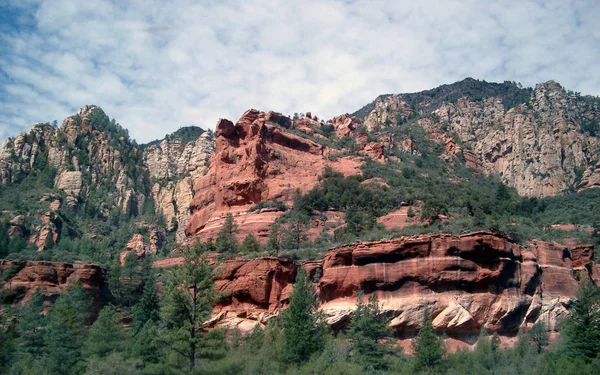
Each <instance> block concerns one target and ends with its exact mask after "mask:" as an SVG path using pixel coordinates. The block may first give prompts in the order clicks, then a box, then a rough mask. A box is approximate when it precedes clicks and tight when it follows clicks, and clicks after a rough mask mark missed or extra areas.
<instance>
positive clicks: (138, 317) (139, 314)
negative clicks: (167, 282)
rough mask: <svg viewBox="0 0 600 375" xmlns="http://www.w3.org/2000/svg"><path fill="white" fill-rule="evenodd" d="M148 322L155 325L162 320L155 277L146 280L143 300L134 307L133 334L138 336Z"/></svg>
mask: <svg viewBox="0 0 600 375" xmlns="http://www.w3.org/2000/svg"><path fill="white" fill-rule="evenodd" d="M148 320H150V321H152V322H154V323H156V322H158V321H159V320H160V302H159V299H158V290H157V289H156V283H155V281H154V278H153V277H149V278H148V279H146V282H145V284H144V292H143V293H142V298H140V300H139V302H138V303H137V304H136V305H135V306H134V307H133V333H134V334H137V333H138V332H139V331H140V330H141V329H142V327H144V325H145V324H146V322H147V321H148Z"/></svg>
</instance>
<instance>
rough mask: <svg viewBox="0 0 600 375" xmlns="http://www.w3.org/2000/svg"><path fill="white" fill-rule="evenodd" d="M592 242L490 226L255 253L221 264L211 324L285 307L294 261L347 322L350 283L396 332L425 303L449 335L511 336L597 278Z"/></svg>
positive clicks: (251, 319) (416, 324) (554, 320)
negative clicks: (303, 251) (281, 254)
mask: <svg viewBox="0 0 600 375" xmlns="http://www.w3.org/2000/svg"><path fill="white" fill-rule="evenodd" d="M592 259H593V248H592V247H590V246H579V247H574V248H566V247H564V246H562V245H558V244H555V243H548V242H539V241H538V242H536V243H532V244H530V246H529V247H528V248H525V247H522V246H520V245H518V244H516V243H515V242H513V241H512V240H510V239H509V238H507V237H504V236H503V235H500V234H495V233H491V232H476V233H470V234H465V235H461V236H454V235H447V234H441V235H421V236H415V237H402V238H398V239H393V240H386V241H376V242H366V243H354V244H349V245H345V246H342V247H339V248H334V249H331V250H329V251H328V252H327V254H326V255H325V257H324V259H323V260H322V261H314V262H307V263H303V264H298V263H294V262H291V261H289V260H285V259H277V258H261V259H254V260H249V261H243V260H236V261H227V262H224V263H222V264H221V266H220V267H219V269H218V272H217V274H216V276H215V281H216V286H217V290H218V291H219V292H222V293H225V294H227V295H228V296H229V297H228V298H227V299H225V300H224V301H222V302H221V303H220V304H218V305H217V306H215V310H214V314H213V319H212V322H211V323H212V324H213V325H214V326H226V327H238V328H240V329H241V330H242V331H246V330H248V329H251V328H252V327H253V326H254V325H255V324H256V323H261V324H264V323H266V322H267V321H268V320H269V319H270V318H272V317H273V316H276V315H277V314H278V312H279V311H280V310H281V309H282V308H284V307H285V305H286V304H287V302H288V297H289V294H290V293H291V290H292V282H293V279H294V277H295V273H296V272H297V270H298V267H306V268H307V270H308V271H309V273H310V274H311V275H312V276H313V277H319V275H320V277H319V279H318V280H316V286H317V289H318V294H319V298H320V302H321V307H320V308H321V310H322V311H323V312H324V313H325V316H326V317H327V321H328V323H329V324H330V325H331V326H332V328H334V329H341V328H343V327H344V326H345V325H346V323H347V322H348V321H349V318H350V317H351V316H352V314H353V312H354V309H355V306H356V292H357V290H358V289H359V288H360V289H362V290H363V291H364V292H365V294H367V295H369V294H371V293H377V295H378V297H379V301H380V304H381V305H382V313H383V314H385V316H386V317H387V318H388V319H389V322H390V326H391V327H392V328H393V329H394V330H395V332H396V333H397V335H398V336H401V337H402V336H407V335H408V336H410V335H413V334H414V333H416V332H417V331H418V329H419V328H420V326H421V324H422V320H423V316H424V313H425V311H428V312H429V314H430V315H431V317H432V319H433V323H434V327H435V329H436V330H437V331H438V332H440V333H445V334H447V335H449V336H455V337H457V338H458V339H461V337H466V336H472V335H477V334H478V333H479V331H480V330H481V328H482V327H485V328H486V329H487V330H488V331H489V332H498V333H500V334H502V335H505V336H515V335H516V334H517V333H518V331H519V329H520V328H526V327H530V326H531V325H533V324H535V323H536V322H537V321H542V322H544V324H546V327H547V329H548V330H549V331H551V332H554V331H556V329H557V327H558V323H559V322H560V320H561V319H563V318H564V317H565V316H566V315H567V314H568V309H569V306H570V304H571V301H572V298H573V297H574V295H575V293H576V291H577V288H578V280H583V279H593V278H598V273H599V272H600V268H598V266H597V265H594V263H593V260H592Z"/></svg>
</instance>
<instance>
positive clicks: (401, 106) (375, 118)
mask: <svg viewBox="0 0 600 375" xmlns="http://www.w3.org/2000/svg"><path fill="white" fill-rule="evenodd" d="M412 114H413V110H412V108H411V107H410V105H409V104H408V103H407V102H406V101H405V100H404V98H403V97H402V95H388V96H382V97H379V98H377V99H376V100H375V108H373V110H372V111H371V112H370V113H369V114H368V115H367V117H366V118H365V127H366V128H367V129H368V130H370V131H372V130H378V129H380V128H382V127H387V126H396V125H397V124H401V123H402V122H403V121H405V120H406V119H407V118H409V117H410V116H411V115H412Z"/></svg>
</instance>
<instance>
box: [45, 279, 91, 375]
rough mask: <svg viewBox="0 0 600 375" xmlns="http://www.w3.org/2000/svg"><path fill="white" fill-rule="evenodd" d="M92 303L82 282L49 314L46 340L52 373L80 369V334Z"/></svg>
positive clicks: (48, 366) (69, 289)
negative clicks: (78, 367)
mask: <svg viewBox="0 0 600 375" xmlns="http://www.w3.org/2000/svg"><path fill="white" fill-rule="evenodd" d="M90 302H91V301H90V296H89V294H88V293H87V292H86V291H85V289H83V287H81V285H71V286H69V288H68V289H67V290H66V291H65V292H64V293H63V294H61V295H60V297H58V299H57V300H56V302H55V303H54V306H52V309H51V310H50V312H49V313H48V316H47V325H46V328H45V329H44V342H45V348H46V351H47V356H46V368H47V370H48V372H49V373H50V374H68V373H72V372H81V371H79V370H77V369H76V366H77V365H78V363H79V360H80V358H81V346H82V345H81V333H82V329H83V325H84V321H85V319H86V317H87V315H88V310H89V307H90Z"/></svg>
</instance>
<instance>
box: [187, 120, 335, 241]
mask: <svg viewBox="0 0 600 375" xmlns="http://www.w3.org/2000/svg"><path fill="white" fill-rule="evenodd" d="M216 134H217V138H216V150H215V153H214V155H213V156H212V158H211V162H210V168H209V170H208V172H207V173H206V175H204V176H202V177H201V178H199V179H198V181H196V183H195V184H194V189H193V190H194V198H193V200H192V203H191V205H190V210H191V217H190V220H189V221H188V223H187V227H186V234H187V235H188V236H194V237H200V238H201V239H204V240H206V239H208V238H209V237H213V236H214V231H215V229H216V228H215V227H214V226H212V225H210V223H215V222H217V221H220V220H222V219H223V218H224V217H225V215H226V214H227V213H228V212H233V213H244V212H248V211H249V209H250V208H251V207H252V205H254V204H257V203H260V202H264V201H282V202H288V203H290V202H292V199H293V197H294V194H295V193H296V191H297V190H300V191H301V192H305V191H307V190H309V189H311V188H312V187H313V186H315V185H316V184H317V182H318V176H319V175H321V173H322V170H323V168H324V167H325V164H326V161H325V158H324V156H323V155H324V152H325V149H324V146H321V145H320V144H317V143H315V142H313V141H310V140H308V139H305V138H302V137H299V136H297V135H294V134H291V133H289V132H287V131H285V130H283V129H282V128H280V127H278V126H275V125H271V124H270V123H269V122H268V121H267V115H266V114H265V113H262V112H259V111H257V110H253V109H251V110H248V111H246V112H245V113H244V114H243V115H242V117H241V118H240V119H239V121H238V122H237V123H236V124H235V125H234V124H233V123H232V122H231V121H229V120H225V119H221V120H220V121H219V123H218V124H217V129H216ZM256 214H257V215H262V214H261V213H256ZM262 216H268V215H262ZM276 218H277V216H276V215H270V219H269V220H267V221H265V220H263V219H264V217H258V216H256V217H252V216H245V218H244V219H245V222H247V223H252V224H253V225H256V224H257V223H261V224H260V225H262V227H264V228H263V229H266V230H267V231H268V228H269V226H270V224H271V223H272V222H273V221H270V220H274V219H276ZM240 224H243V223H238V226H239V229H240V230H241V231H244V230H245V229H244V225H240ZM263 229H261V228H258V227H256V226H255V227H253V229H252V231H254V232H259V233H260V232H261V230H263Z"/></svg>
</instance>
